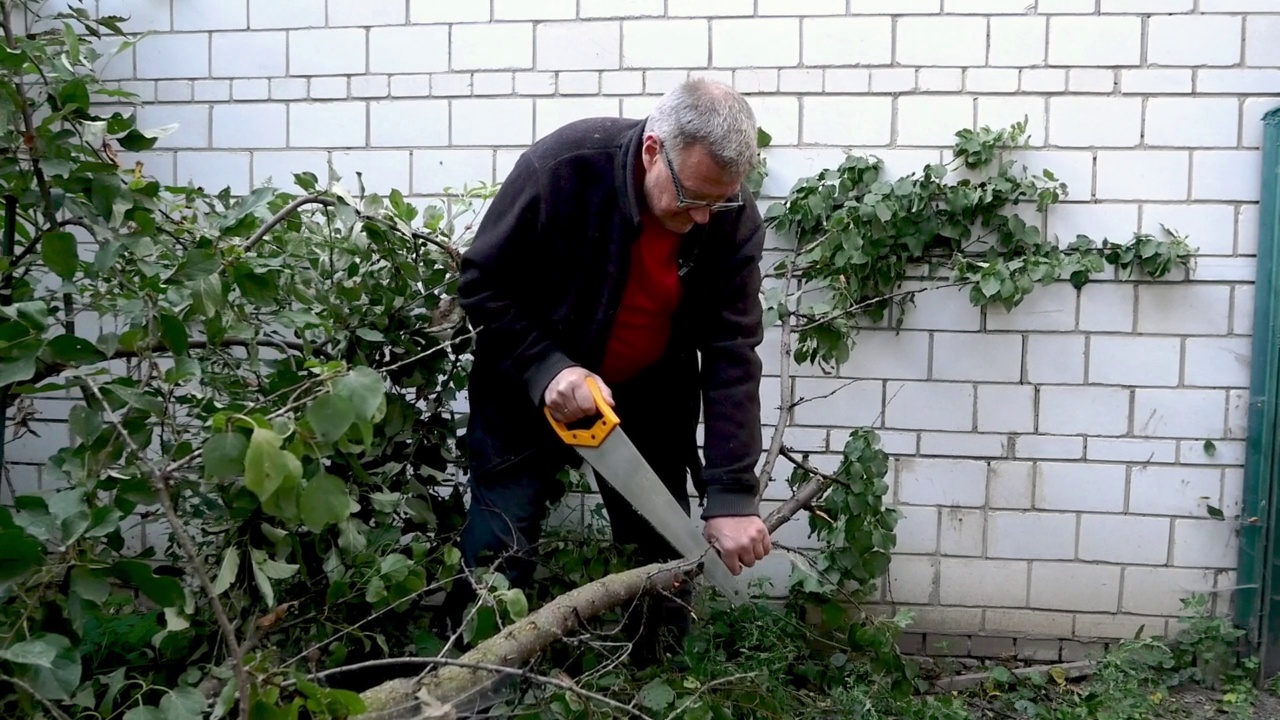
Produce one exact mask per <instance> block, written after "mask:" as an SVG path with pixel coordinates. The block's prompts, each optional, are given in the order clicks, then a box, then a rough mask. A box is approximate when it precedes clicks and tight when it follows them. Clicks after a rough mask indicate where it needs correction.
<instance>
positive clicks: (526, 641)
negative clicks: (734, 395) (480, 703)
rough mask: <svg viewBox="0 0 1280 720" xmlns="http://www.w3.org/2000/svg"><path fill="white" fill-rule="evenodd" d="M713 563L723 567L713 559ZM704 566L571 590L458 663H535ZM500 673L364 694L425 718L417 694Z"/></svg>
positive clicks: (648, 570) (451, 673)
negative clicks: (594, 622)
mask: <svg viewBox="0 0 1280 720" xmlns="http://www.w3.org/2000/svg"><path fill="white" fill-rule="evenodd" d="M830 485H831V479H830V478H825V477H820V476H815V477H814V478H813V479H811V480H809V482H807V483H805V484H804V485H803V486H801V487H800V489H799V490H797V491H796V493H795V495H793V496H792V497H791V499H789V500H787V501H786V502H785V503H783V504H782V505H781V506H779V507H778V508H777V509H776V510H774V511H773V512H771V513H769V515H768V516H767V517H766V518H765V519H764V523H765V526H766V527H768V529H769V532H773V531H775V530H777V529H778V528H779V527H781V526H782V525H783V524H784V523H786V522H787V521H789V520H791V518H792V517H793V516H794V515H795V514H796V512H797V511H798V510H800V509H801V508H803V507H805V506H806V505H808V504H809V503H811V502H813V500H814V499H815V498H817V497H818V496H819V495H821V494H822V493H823V492H824V491H825V490H826V489H827V488H828V487H830ZM708 562H719V560H718V559H716V558H712V559H710V560H708ZM699 572H700V568H699V566H698V565H697V564H696V563H694V562H692V561H689V560H677V561H674V562H669V563H657V564H653V565H646V566H644V567H639V568H635V569H632V570H627V571H624V572H620V573H615V574H613V575H610V576H608V577H604V578H601V579H599V580H596V581H595V582H592V583H588V584H586V585H583V586H582V587H579V588H576V589H574V590H571V591H570V592H568V593H565V594H564V595H561V596H560V597H558V598H556V599H555V600H552V601H551V602H549V603H547V604H546V605H544V606H542V607H541V608H539V609H538V610H537V611H535V612H533V613H530V614H529V615H528V616H527V617H525V618H524V619H523V620H521V621H520V622H517V623H514V624H512V625H508V626H507V627H506V628H504V629H503V630H502V631H501V632H499V633H498V634H497V635H495V636H493V637H492V638H489V639H488V640H486V641H484V642H482V643H480V644H479V645H478V646H476V647H475V649H473V650H471V651H470V652H468V653H467V654H465V655H463V656H462V657H461V658H459V663H469V664H483V665H496V666H501V667H504V668H516V667H519V666H521V665H524V664H525V663H527V662H529V661H530V660H532V659H533V658H534V657H536V656H537V655H538V653H540V652H542V651H543V650H544V649H545V648H547V647H548V646H549V645H551V643H553V642H555V641H557V640H559V639H561V638H563V637H564V636H565V635H567V634H568V633H570V632H572V631H573V630H575V629H576V628H577V627H578V626H579V624H581V623H582V622H584V621H586V620H590V619H592V618H594V617H597V616H599V615H600V614H602V613H605V612H607V611H609V610H612V609H613V608H616V607H619V606H621V605H622V604H623V603H625V602H627V601H628V600H631V599H633V598H636V597H638V596H639V595H640V594H642V593H645V592H671V591H672V590H673V589H674V588H675V586H676V584H677V583H680V582H684V581H687V580H689V579H691V578H693V577H696V576H697V575H698V574H699ZM500 675H501V673H496V672H494V671H491V670H482V669H476V668H467V667H460V666H458V665H457V664H454V666H453V667H446V668H443V669H442V670H440V671H439V672H437V673H434V674H432V675H428V676H427V677H426V678H424V679H423V680H422V682H421V683H417V684H415V683H412V682H408V681H392V682H390V683H384V684H383V685H379V686H377V687H375V688H372V689H370V690H367V691H365V692H364V693H362V694H361V697H362V698H364V700H365V703H366V704H367V705H368V708H369V711H370V712H371V713H374V714H373V715H371V716H370V717H376V718H379V719H381V720H412V719H414V718H418V717H420V716H421V715H422V708H420V707H419V705H418V700H417V694H418V693H419V692H423V693H425V694H426V695H428V696H430V697H431V698H434V699H435V700H437V701H439V702H441V703H445V704H449V703H451V702H453V701H455V700H457V699H459V698H463V697H465V696H467V695H470V694H472V693H475V692H478V691H481V690H483V689H484V688H485V687H487V686H488V685H489V684H490V683H492V682H494V681H495V680H496V679H497V678H498V677H499V676H500Z"/></svg>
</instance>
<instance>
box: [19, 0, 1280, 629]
mask: <svg viewBox="0 0 1280 720" xmlns="http://www.w3.org/2000/svg"><path fill="white" fill-rule="evenodd" d="M135 5H136V6H137V7H134V6H135ZM358 5H359V7H358V8H357V7H356V6H357V3H355V2H354V0H351V1H350V2H348V0H343V1H342V2H337V1H334V0H331V1H330V2H328V3H325V2H323V1H322V0H218V1H217V2H215V1H214V0H198V1H197V0H182V2H173V3H172V7H170V2H169V1H168V0H147V2H145V3H125V2H123V1H122V0H100V2H99V6H100V7H101V9H102V11H103V12H108V11H110V12H122V11H124V10H126V9H127V10H128V11H130V12H132V14H133V15H134V18H133V19H132V20H131V21H130V26H132V27H134V28H136V29H149V30H154V31H156V34H155V35H154V36H152V37H148V38H146V39H145V40H144V41H143V42H142V43H141V44H139V46H138V47H137V49H136V50H135V51H134V52H132V53H127V54H126V55H125V56H123V57H122V58H120V61H118V63H117V65H113V66H112V68H111V70H110V73H109V75H110V76H111V77H113V78H116V79H120V80H122V81H125V82H127V83H128V87H129V88H130V89H132V90H134V91H135V92H138V93H140V94H141V95H142V96H143V97H144V98H148V99H153V100H154V101H153V102H150V103H149V105H148V106H147V107H146V108H144V110H143V111H142V118H143V120H144V124H146V125H152V126H155V125H161V124H166V123H168V122H179V123H180V124H181V127H180V129H179V130H178V131H177V132H175V133H174V134H172V135H170V136H169V137H167V138H165V139H163V140H162V141H161V143H160V144H159V146H158V148H157V150H156V151H155V153H153V154H151V155H149V156H144V157H145V158H146V159H147V162H148V167H149V168H151V170H152V171H153V172H155V173H157V174H158V175H161V176H162V177H164V178H165V179H166V180H167V181H168V180H174V181H177V182H186V181H187V180H195V181H196V182H198V183H203V184H205V186H206V187H208V188H209V189H218V188H221V187H222V186H224V185H226V186H230V187H232V189H233V190H236V191H244V190H246V189H247V188H248V187H249V186H250V183H251V182H264V181H265V180H266V179H267V178H268V177H270V178H273V179H274V181H275V182H276V183H278V184H283V185H290V184H291V183H292V178H291V173H292V172H296V171H300V170H311V171H312V172H315V173H317V174H318V175H320V176H321V177H323V176H324V173H325V166H326V163H328V162H330V161H332V162H333V163H334V165H335V166H336V167H337V168H338V169H339V170H340V172H342V173H343V174H344V176H346V177H347V180H348V182H349V183H354V182H355V177H354V174H355V173H356V172H357V171H358V172H361V173H363V175H364V177H365V181H366V184H367V185H369V187H370V188H377V189H384V190H385V189H390V188H391V187H398V188H399V189H401V191H402V192H405V193H406V194H407V195H409V196H410V197H412V198H413V199H415V200H419V201H425V200H426V199H428V198H432V197H435V196H438V195H440V194H441V193H443V192H444V189H445V188H446V187H449V186H453V187H460V186H461V185H463V184H464V183H470V182H476V181H494V180H498V181H500V180H502V179H503V178H504V177H505V176H506V174H507V172H508V171H509V169H510V168H511V166H512V164H513V163H514V161H515V158H516V157H517V155H518V153H519V152H520V150H522V149H523V148H524V147H526V146H527V145H528V144H529V143H530V142H532V141H534V140H535V139H536V138H538V137H541V136H543V135H545V134H546V133H548V132H550V131H551V130H553V129H554V128H556V127H558V126H559V125H560V124H562V123H564V122H567V121H569V120H571V119H573V118H577V117H585V116H589V115H593V114H604V115H617V114H629V115H637V114H641V113H644V112H646V111H647V110H648V109H649V108H650V107H652V105H653V103H654V102H655V101H656V98H657V96H658V95H659V94H660V93H661V92H663V91H664V90H665V89H667V88H669V87H670V86H671V85H672V84H674V83H676V82H678V81H679V80H681V79H683V78H685V77H688V76H689V74H690V73H691V72H692V73H696V74H699V75H708V76H711V77H716V78H719V79H722V80H724V81H726V82H730V83H732V84H734V85H735V86H736V87H737V88H738V89H739V90H741V91H742V92H744V93H746V94H747V95H748V97H749V99H750V102H751V103H752V106H753V107H754V108H755V109H756V111H757V114H758V117H759V118H760V119H761V121H762V123H763V125H764V126H765V128H766V129H767V130H768V131H769V132H770V133H771V134H772V135H773V137H774V146H773V147H772V148H771V149H770V150H769V151H768V153H767V154H768V158H769V169H770V177H769V179H768V180H767V182H766V185H765V195H766V197H765V198H763V199H764V200H765V201H766V202H767V201H771V200H774V199H777V198H779V197H780V196H783V195H785V194H786V192H787V190H788V189H789V188H790V187H791V185H792V183H793V182H794V181H795V180H796V179H797V178H799V177H801V176H803V175H808V174H811V173H815V172H818V171H820V170H822V169H824V168H827V167H834V166H836V165H838V164H839V163H840V161H841V160H842V159H843V157H844V155H843V152H844V151H845V150H847V149H856V150H858V151H863V152H871V153H874V154H876V155H877V156H879V157H881V158H883V159H884V160H885V162H886V164H887V167H888V170H889V172H890V174H901V173H905V172H917V171H919V169H920V168H921V167H922V166H923V165H924V164H926V163H930V162H938V161H940V160H946V159H947V157H946V155H945V152H944V149H945V148H946V147H948V146H949V144H950V142H951V140H952V133H953V132H954V131H955V130H956V129H958V128H959V127H972V126H973V125H974V124H975V123H979V124H990V125H993V126H997V125H1007V124H1009V123H1012V122H1014V121H1016V120H1021V119H1022V117H1023V116H1024V115H1025V116H1027V117H1028V120H1029V122H1030V129H1031V132H1032V137H1031V142H1032V145H1033V146H1034V149H1033V150H1030V151H1027V152H1023V153H1021V154H1020V158H1021V159H1022V160H1024V161H1025V162H1026V163H1027V164H1028V165H1029V167H1030V168H1031V169H1032V170H1035V171H1039V170H1041V169H1044V168H1046V167H1047V168H1049V169H1051V170H1053V171H1054V172H1055V173H1057V174H1058V175H1059V177H1061V178H1062V179H1063V180H1065V181H1066V182H1067V183H1068V184H1069V187H1070V191H1071V192H1070V196H1069V198H1068V200H1067V202H1066V203H1064V204H1063V205H1062V206H1060V207H1058V208H1055V209H1054V210H1053V211H1051V213H1050V214H1049V216H1048V217H1047V218H1044V219H1039V218H1034V217H1032V218H1031V219H1032V220H1033V221H1042V222H1041V224H1042V226H1043V228H1044V229H1045V231H1046V233H1047V236H1048V237H1051V238H1052V237H1055V236H1056V237H1057V238H1059V240H1060V241H1061V242H1063V243H1065V242H1069V241H1070V240H1073V239H1074V238H1075V236H1076V234H1077V233H1085V234H1088V235H1090V236H1091V237H1094V238H1095V239H1099V240H1100V239H1102V238H1104V237H1106V238H1108V239H1110V240H1113V241H1124V240H1127V239H1128V238H1129V237H1130V236H1131V235H1132V234H1133V233H1134V232H1136V231H1139V230H1141V231H1145V232H1151V233H1155V234H1157V235H1158V234H1159V232H1160V226H1161V225H1162V224H1164V225H1168V226H1169V227H1173V228H1176V229H1178V230H1180V231H1182V232H1184V233H1187V234H1189V236H1190V237H1189V239H1190V242H1191V243H1192V244H1193V245H1197V246H1198V247H1199V248H1200V250H1201V255H1202V257H1201V258H1200V263H1199V267H1198V270H1197V273H1196V274H1194V275H1193V276H1192V277H1191V278H1190V279H1173V280H1167V281H1161V282H1155V283H1151V282H1129V283H1120V282H1114V281H1107V280H1105V279H1103V280H1101V281H1100V282H1097V283H1094V284H1091V285H1089V286H1087V287H1085V288H1084V289H1083V290H1082V291H1080V292H1077V291H1075V290H1073V289H1072V288H1071V287H1069V286H1068V285H1066V284H1065V283H1063V284H1059V285H1054V286H1051V287H1047V288H1039V289H1037V290H1036V292H1035V293H1034V294H1033V295H1032V296H1030V297H1029V298H1028V299H1027V300H1026V301H1025V302H1024V303H1023V305H1022V306H1020V307H1019V308H1017V309H1015V310H1014V311H1012V312H1007V313H1006V312H1004V311H1003V310H999V309H991V310H988V311H985V312H984V311H979V310H978V309H976V308H974V307H972V306H971V305H969V303H968V301H967V299H966V297H965V294H964V291H946V290H942V291H933V292H926V293H924V294H921V295H919V296H918V297H917V298H916V306H915V307H914V308H912V309H910V311H909V312H908V313H907V315H906V317H905V318H904V322H903V325H902V330H901V332H895V331H892V330H869V331H866V332H864V333H863V334H862V335H861V336H860V337H859V338H858V345H857V347H856V349H855V350H854V355H853V358H852V359H851V361H850V362H849V363H848V364H847V365H846V366H845V367H842V368H840V370H839V373H838V377H833V378H826V377H818V376H817V375H818V373H816V371H814V370H813V369H812V368H795V369H794V370H795V372H794V379H793V382H794V387H795V391H796V393H797V395H798V396H803V397H810V398H814V399H813V400H811V401H808V402H805V403H804V404H802V405H800V406H799V407H797V408H796V409H795V410H794V412H793V414H792V421H793V423H794V424H795V425H796V427H795V428H792V429H790V430H789V431H788V433H787V439H788V442H789V443H792V444H794V445H795V446H796V447H797V448H799V449H804V450H807V451H812V452H815V453H817V455H815V457H814V462H816V463H819V464H820V465H821V466H824V467H831V466H832V465H833V463H834V462H836V459H837V456H836V455H835V453H834V451H835V450H836V449H838V448H839V447H840V446H841V444H842V442H843V439H844V436H845V433H846V432H847V430H848V428H850V427H855V426H859V425H863V424H869V425H873V426H875V427H876V428H877V429H878V430H879V431H880V432H881V433H882V434H883V437H884V441H885V448H886V449H887V450H888V451H889V452H890V453H891V454H892V455H893V456H894V458H895V462H894V464H893V465H894V467H893V471H892V475H891V477H890V478H889V481H890V485H891V487H892V496H891V498H890V500H891V501H892V502H893V503H894V504H896V505H897V506H899V507H900V508H901V509H902V511H903V520H902V522H901V524H900V525H899V526H898V536H899V542H898V552H897V554H896V556H895V561H894V564H893V567H892V570H891V577H890V580H891V582H890V583H889V586H890V588H889V592H888V593H887V594H886V595H885V596H884V597H883V598H882V600H884V601H885V602H887V603H894V604H906V605H911V606H913V608H914V609H916V610H917V611H918V613H919V615H918V617H919V623H920V626H921V627H922V628H926V627H927V628H931V629H934V630H939V631H950V632H986V633H1014V634H1024V635H1047V636H1050V637H1066V636H1071V635H1075V636H1078V637H1080V638H1090V637H1099V638H1114V637H1126V636H1129V635H1132V633H1133V632H1134V631H1135V630H1136V629H1137V628H1138V627H1139V626H1140V625H1145V626H1146V627H1147V631H1148V632H1160V631H1163V629H1164V628H1165V627H1166V625H1165V619H1166V618H1167V617H1168V616H1170V615H1172V614H1174V613H1175V612H1176V610H1177V609H1178V602H1177V601H1178V599H1179V598H1180V597H1182V596H1183V595H1185V594H1187V593H1190V592H1193V591H1208V592H1214V593H1215V597H1216V598H1217V600H1218V602H1219V603H1222V602H1225V601H1226V600H1227V599H1229V596H1228V595H1227V594H1226V593H1225V592H1224V591H1215V590H1214V588H1215V587H1221V586H1224V585H1225V584H1227V582H1226V581H1224V577H1227V576H1228V575H1230V571H1231V570H1232V569H1233V568H1234V567H1235V564H1236V556H1235V552H1236V539H1235V534H1234V532H1233V527H1234V525H1233V524H1232V523H1230V522H1217V521H1214V520H1211V519H1209V518H1208V517H1207V509H1206V508H1207V506H1208V505H1214V506H1216V507H1221V508H1223V509H1224V511H1225V512H1227V513H1228V514H1231V513H1232V512H1239V508H1240V502H1241V492H1242V482H1241V473H1240V465H1241V463H1242V462H1243V459H1242V456H1243V442H1242V441H1243V439H1244V437H1245V430H1246V428H1245V410H1246V407H1247V391H1246V388H1247V386H1248V379H1249V375H1248V370H1249V364H1250V357H1249V356H1250V352H1251V347H1250V336H1251V332H1252V330H1251V323H1252V312H1253V286H1252V279H1253V274H1254V269H1253V262H1254V260H1253V258H1254V255H1255V254H1256V252H1257V246H1258V236H1257V235H1258V232H1257V227H1258V212H1257V201H1258V197H1259V190H1258V184H1259V183H1258V180H1259V177H1260V153H1259V151H1258V147H1259V145H1260V142H1261V138H1262V133H1261V125H1260V122H1259V121H1260V118H1261V116H1262V114H1263V113H1264V112H1266V111H1267V110H1269V109H1271V108H1273V107H1276V106H1280V49H1278V48H1280V44H1277V42H1275V38H1277V37H1280V14H1277V11H1278V10H1280V7H1277V5H1276V3H1275V0H1198V2H1192V0H804V1H800V0H790V1H783V0H700V1H699V2H692V1H691V0H667V2H665V3H664V2H661V1H660V0H581V2H578V1H577V0H542V1H541V2H537V3H530V2H527V1H525V0H451V1H450V2H437V1H436V0H408V2H407V3H406V2H404V1H403V0H365V1H364V2H361V3H358ZM664 15H665V17H664ZM769 337H770V341H769V342H766V344H765V347H764V349H763V353H764V358H763V359H764V361H765V367H766V371H767V373H768V374H769V375H770V376H771V377H769V378H766V381H765V384H764V388H763V390H762V394H763V397H764V399H765V403H764V406H765V412H764V417H763V418H762V420H763V421H764V422H766V423H768V422H771V421H772V420H773V418H774V417H776V414H777V410H776V405H777V392H778V390H777V379H776V376H777V373H778V358H777V356H776V353H777V335H776V332H771V333H770V335H769ZM823 396H825V397H823ZM45 420H48V421H50V422H52V423H54V425H53V427H54V428H55V430H54V431H53V432H52V433H51V435H50V436H51V437H55V438H56V437H59V435H58V431H57V429H56V428H60V427H62V426H60V425H57V424H56V423H57V418H53V417H52V416H50V417H47V418H45ZM765 433H766V435H767V434H768V433H769V428H768V427H766V428H765ZM1206 439H1212V440H1214V441H1215V443H1216V445H1217V452H1216V453H1215V454H1214V455H1213V456H1208V455H1207V454H1205V452H1204V449H1203V443H1204V441H1205V440H1206ZM44 452H45V446H43V445H41V444H40V443H39V442H34V441H33V438H23V439H20V440H18V441H15V442H14V443H13V444H12V445H11V446H10V457H11V459H12V460H13V461H15V462H18V463H31V464H34V465H38V464H39V463H40V462H42V461H43V459H44V458H43V453H44ZM779 465H780V467H779V470H778V477H779V478H781V477H782V474H783V473H785V472H786V471H787V468H788V467H789V466H788V465H787V464H786V463H780V464H779ZM28 471H29V472H28ZM14 477H15V481H16V482H18V483H26V485H27V486H29V487H30V488H31V489H33V490H34V489H38V488H39V487H40V485H39V482H40V479H39V473H38V472H37V471H35V470H34V469H32V468H30V467H28V466H25V465H23V466H20V469H19V470H16V471H15V473H14ZM785 495H786V491H785V487H784V486H783V485H782V483H781V481H780V480H778V481H776V482H775V486H774V487H771V488H770V489H769V495H768V497H770V498H781V497H783V496H785Z"/></svg>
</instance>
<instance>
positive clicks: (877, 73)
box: [871, 68, 916, 93]
mask: <svg viewBox="0 0 1280 720" xmlns="http://www.w3.org/2000/svg"><path fill="white" fill-rule="evenodd" d="M915 89H916V71H915V70H913V69H911V68H883V69H878V70H872V71H871V92H873V93H903V92H911V91H912V90H915Z"/></svg>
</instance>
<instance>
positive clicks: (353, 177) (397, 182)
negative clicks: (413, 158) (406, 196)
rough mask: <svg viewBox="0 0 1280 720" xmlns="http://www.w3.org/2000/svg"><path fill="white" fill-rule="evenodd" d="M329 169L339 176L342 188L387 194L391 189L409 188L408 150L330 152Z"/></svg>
mask: <svg viewBox="0 0 1280 720" xmlns="http://www.w3.org/2000/svg"><path fill="white" fill-rule="evenodd" d="M332 159H333V169H334V171H335V172H337V174H338V175H340V176H341V177H342V180H341V183H342V185H343V187H345V188H347V189H348V190H350V191H351V192H352V193H353V194H357V193H360V192H361V188H362V187H363V192H365V193H377V194H380V195H383V196H385V195H387V194H389V193H390V192H391V191H392V190H400V191H401V192H403V193H407V192H408V191H409V151H408V150H354V151H349V152H335V153H333V157H332Z"/></svg>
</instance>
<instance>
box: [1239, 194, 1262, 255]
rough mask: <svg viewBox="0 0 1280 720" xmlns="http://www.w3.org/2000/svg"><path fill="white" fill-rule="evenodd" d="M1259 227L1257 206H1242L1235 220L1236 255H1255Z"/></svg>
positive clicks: (1256, 252)
mask: <svg viewBox="0 0 1280 720" xmlns="http://www.w3.org/2000/svg"><path fill="white" fill-rule="evenodd" d="M1259 232H1261V226H1260V225H1259V209H1258V206H1257V205H1242V206H1241V207H1240V214H1239V216H1238V217H1237V220H1236V254H1237V255H1257V254H1258V233H1259Z"/></svg>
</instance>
